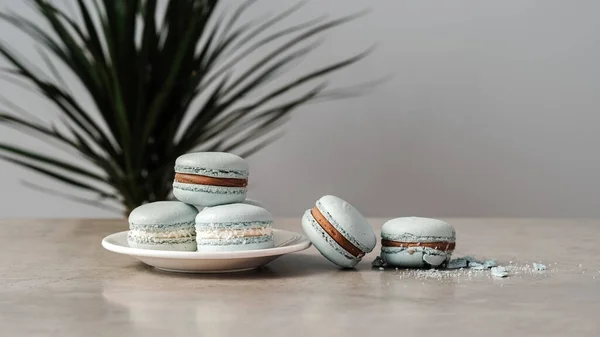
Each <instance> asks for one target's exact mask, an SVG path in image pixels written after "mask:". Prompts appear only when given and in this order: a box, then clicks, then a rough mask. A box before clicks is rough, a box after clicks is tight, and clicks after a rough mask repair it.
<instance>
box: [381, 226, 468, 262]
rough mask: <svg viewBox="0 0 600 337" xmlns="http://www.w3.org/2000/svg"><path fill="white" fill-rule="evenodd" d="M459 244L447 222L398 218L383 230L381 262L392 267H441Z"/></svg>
mask: <svg viewBox="0 0 600 337" xmlns="http://www.w3.org/2000/svg"><path fill="white" fill-rule="evenodd" d="M455 242H456V231H455V230H454V227H452V226H451V225H450V224H448V223H447V222H445V221H442V220H438V219H430V218H420V217H403V218H396V219H392V220H389V221H387V222H386V223H384V224H383V226H382V227H381V258H382V259H383V261H384V262H385V263H386V264H387V265H388V266H396V267H407V268H422V267H438V266H440V265H445V264H447V263H448V262H449V261H450V257H451V256H452V252H453V251H454V247H455Z"/></svg>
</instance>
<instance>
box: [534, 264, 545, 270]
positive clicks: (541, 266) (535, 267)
mask: <svg viewBox="0 0 600 337" xmlns="http://www.w3.org/2000/svg"><path fill="white" fill-rule="evenodd" d="M547 268H548V267H546V265H545V264H541V263H534V264H533V269H534V270H537V271H542V270H546V269H547Z"/></svg>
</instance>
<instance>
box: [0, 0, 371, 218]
mask: <svg viewBox="0 0 600 337" xmlns="http://www.w3.org/2000/svg"><path fill="white" fill-rule="evenodd" d="M30 3H31V4H32V5H33V8H34V9H35V11H36V13H38V14H40V16H41V18H43V21H44V24H39V23H37V22H33V21H31V20H30V19H28V18H25V17H23V16H21V15H18V14H15V13H8V12H4V13H0V19H2V20H4V21H5V22H8V23H9V24H11V25H13V26H14V27H16V28H17V29H18V30H20V31H22V32H24V33H25V34H27V35H28V36H29V37H31V38H32V39H33V40H34V42H35V43H36V44H37V45H38V46H39V47H41V48H39V51H40V53H41V56H42V58H43V60H44V63H45V65H46V68H47V71H49V72H50V74H51V75H52V76H48V75H46V74H45V73H44V71H41V70H40V69H39V68H37V67H35V66H33V65H31V64H30V63H28V62H26V60H25V59H24V58H23V57H21V56H20V55H18V54H17V53H16V52H15V51H13V50H12V49H11V48H10V46H8V45H7V44H6V43H4V42H0V55H2V57H3V58H4V59H5V60H6V61H7V62H8V63H9V65H10V68H9V69H3V71H4V72H5V74H8V79H9V80H10V81H14V83H26V86H27V88H29V89H32V90H33V91H35V92H37V93H39V94H41V95H42V97H43V98H44V99H46V100H47V101H48V102H49V103H51V104H52V105H54V106H55V107H56V108H58V111H59V113H60V116H61V117H60V121H59V122H60V123H50V124H49V123H44V122H42V121H41V120H39V119H37V118H35V113H34V114H28V113H27V112H25V111H23V110H22V109H19V108H18V106H17V105H16V104H13V103H12V102H10V101H7V100H4V104H2V105H0V108H4V111H0V125H4V126H8V127H12V128H15V129H18V130H20V131H22V132H24V133H26V134H28V135H30V136H34V137H38V138H40V139H42V140H44V141H46V142H48V143H50V144H53V145H56V146H57V147H59V148H61V149H63V150H66V151H67V152H68V153H70V154H75V155H76V158H74V159H73V160H65V159H59V158H57V157H54V156H50V155H47V154H44V153H40V152H36V151H35V150H31V149H27V148H23V147H20V146H17V145H14V144H8V143H5V142H2V143H0V158H2V159H4V160H7V161H9V162H11V163H14V164H17V165H20V166H22V167H25V168H27V169H31V170H33V171H35V172H37V173H39V174H41V175H45V176H48V177H50V178H53V179H55V180H57V181H59V182H62V183H65V184H67V185H70V186H73V187H76V188H79V189H81V190H83V191H87V192H92V193H93V194H94V195H95V196H96V197H94V198H89V199H86V198H83V197H81V196H77V195H63V196H65V197H68V198H72V199H75V200H78V201H80V202H85V203H90V204H93V205H96V206H98V207H109V206H110V204H113V205H114V203H115V202H116V203H117V204H119V205H121V207H122V208H123V209H122V210H120V211H124V212H126V213H127V212H129V211H130V210H131V209H133V208H135V207H136V206H138V205H140V204H143V203H145V202H151V201H156V200H164V199H166V198H168V197H169V194H170V192H171V184H172V178H173V163H174V161H175V159H176V158H177V157H178V156H179V155H181V154H183V153H186V152H190V151H227V152H237V153H238V154H239V155H241V156H242V157H247V156H249V155H251V154H252V153H254V152H256V151H258V150H260V149H261V148H263V147H264V146H266V145H267V144H269V143H270V142H271V141H273V140H274V139H275V138H276V137H277V136H278V135H279V134H280V129H279V127H280V126H281V125H282V124H283V123H284V122H285V121H286V117H287V116H288V115H289V113H290V111H292V110H294V109H295V108H297V107H299V106H301V105H303V104H306V103H308V102H313V101H315V100H317V99H320V98H323V97H331V96H329V95H331V94H341V95H342V96H344V94H348V93H350V94H352V90H350V91H345V90H343V91H332V89H328V88H327V81H326V77H327V75H329V74H331V73H333V72H335V71H338V70H340V69H343V68H345V67H347V66H349V65H351V64H353V63H355V62H357V61H358V60H360V59H361V58H363V57H364V56H365V55H366V54H367V52H364V53H360V54H357V55H352V56H350V57H348V58H346V59H342V60H339V61H337V62H335V63H332V64H325V65H323V67H321V68H319V69H315V70H314V71H310V72H307V73H305V74H303V75H301V76H299V77H296V78H293V79H289V80H287V81H285V77H283V78H281V75H282V74H283V73H284V71H285V70H287V69H288V68H289V67H290V66H292V65H294V64H295V63H296V62H297V61H299V60H301V59H302V58H303V57H305V56H307V55H308V54H309V53H310V52H311V51H313V50H314V49H315V48H316V47H317V46H318V42H319V39H320V37H321V36H322V34H324V33H325V32H327V31H329V30H330V29H332V28H334V27H336V26H339V25H341V24H344V23H346V22H348V21H350V20H352V19H353V18H355V17H356V16H348V17H342V18H339V19H327V18H326V17H320V18H316V19H314V20H310V21H306V22H302V23H299V24H295V25H290V26H287V27H284V28H278V29H276V30H275V31H272V30H273V27H276V25H278V24H281V23H282V22H284V21H285V19H286V18H288V17H289V16H291V15H292V14H293V13H295V12H296V11H297V10H298V9H299V8H300V7H301V5H302V4H297V5H294V6H292V7H290V8H289V9H287V10H285V11H284V12H281V13H279V14H277V15H275V16H271V17H268V18H266V19H263V20H254V21H252V20H250V21H246V22H244V23H240V22H242V21H243V20H242V19H243V18H244V14H245V11H246V10H247V9H248V8H249V7H250V6H251V5H252V4H253V3H254V1H245V2H243V3H242V4H241V5H239V6H238V7H236V8H234V10H233V11H231V12H227V11H224V10H221V8H220V7H221V6H218V4H219V1H218V0H171V1H163V2H160V1H157V0H127V1H125V0H93V1H86V0H77V1H76V11H75V10H71V11H69V10H62V9H60V8H58V7H56V6H54V5H53V4H52V3H50V2H48V1H47V0H30ZM160 5H164V8H162V7H160ZM73 12H76V13H77V14H71V15H69V13H73ZM252 54H255V55H260V56H259V57H258V60H257V61H256V62H254V63H251V64H250V65H249V66H247V68H245V69H244V70H243V71H233V70H232V69H233V68H234V67H235V66H236V65H237V64H239V63H240V62H241V61H245V60H246V57H247V56H248V55H252ZM50 56H51V57H50ZM56 61H58V62H59V63H61V66H62V67H65V68H66V69H68V71H70V72H71V73H72V75H74V76H75V77H76V78H77V79H78V80H79V82H80V83H81V85H82V87H83V88H84V89H85V91H86V92H87V94H89V97H91V100H92V102H93V105H92V106H85V105H84V104H83V103H82V98H81V97H76V96H75V95H73V94H72V93H71V92H70V90H69V88H68V86H67V85H66V83H65V81H64V80H63V77H62V76H61V73H62V72H61V71H59V70H58V69H57V66H56ZM275 79H277V80H278V81H281V83H280V84H277V85H276V86H275V87H274V88H271V89H269V90H267V92H265V93H262V92H261V90H265V88H266V87H268V86H267V84H269V83H272V81H273V80H275ZM347 89H348V88H347ZM349 89H352V88H349ZM195 103H196V105H199V108H194V104H195ZM82 159H83V160H85V161H86V162H87V163H88V165H86V166H82V165H81V164H80V163H81V160H82ZM89 164H91V165H89ZM33 187H36V188H38V189H42V190H44V189H43V188H41V187H39V186H37V185H34V186H33Z"/></svg>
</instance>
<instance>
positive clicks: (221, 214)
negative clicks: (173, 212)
mask: <svg viewBox="0 0 600 337" xmlns="http://www.w3.org/2000/svg"><path fill="white" fill-rule="evenodd" d="M252 221H270V222H272V221H273V215H271V213H270V212H269V211H267V210H266V209H264V208H262V207H259V206H255V205H250V204H244V203H236V204H228V205H218V206H213V207H207V208H205V209H204V210H202V212H200V213H198V215H197V216H196V224H200V223H214V224H218V223H220V222H221V223H231V222H252Z"/></svg>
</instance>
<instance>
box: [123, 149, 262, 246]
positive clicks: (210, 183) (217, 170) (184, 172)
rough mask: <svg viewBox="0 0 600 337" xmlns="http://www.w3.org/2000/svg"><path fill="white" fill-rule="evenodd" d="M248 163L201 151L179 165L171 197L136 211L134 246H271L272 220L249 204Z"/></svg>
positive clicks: (256, 205) (131, 232) (131, 239)
mask: <svg viewBox="0 0 600 337" xmlns="http://www.w3.org/2000/svg"><path fill="white" fill-rule="evenodd" d="M248 175H249V166H248V163H247V162H246V161H245V160H244V159H242V158H240V157H238V156H236V155H234V154H231V153H224V152H197V153H189V154H185V155H182V156H180V157H179V158H177V160H176V161H175V177H174V181H173V196H174V197H175V198H176V199H177V200H178V201H158V202H153V203H149V204H145V205H142V206H139V207H137V208H136V209H134V210H133V211H132V212H131V213H130V215H129V228H130V230H129V233H128V236H127V241H128V243H129V246H130V247H134V248H143V249H154V250H175V251H203V252H215V251H234V250H251V249H264V248H271V247H273V231H272V224H273V217H272V215H271V213H269V211H267V210H266V209H264V208H263V207H261V206H260V204H259V203H258V202H256V201H254V200H251V199H248V200H247V199H246V194H247V185H248Z"/></svg>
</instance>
